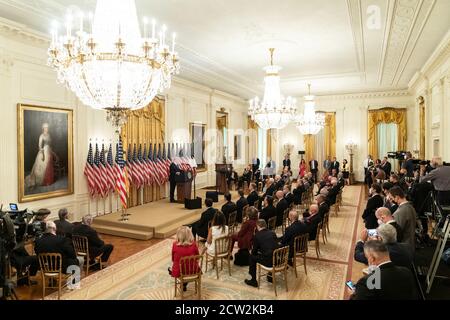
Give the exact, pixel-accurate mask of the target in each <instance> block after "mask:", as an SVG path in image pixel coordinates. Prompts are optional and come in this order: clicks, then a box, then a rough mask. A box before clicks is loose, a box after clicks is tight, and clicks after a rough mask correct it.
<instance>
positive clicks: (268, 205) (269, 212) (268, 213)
mask: <svg viewBox="0 0 450 320" xmlns="http://www.w3.org/2000/svg"><path fill="white" fill-rule="evenodd" d="M276 216H277V209H276V208H275V207H274V205H273V198H272V197H269V196H267V197H266V198H265V199H264V209H262V211H261V213H260V214H259V219H263V220H264V221H266V224H267V223H268V221H269V219H270V218H272V217H276Z"/></svg>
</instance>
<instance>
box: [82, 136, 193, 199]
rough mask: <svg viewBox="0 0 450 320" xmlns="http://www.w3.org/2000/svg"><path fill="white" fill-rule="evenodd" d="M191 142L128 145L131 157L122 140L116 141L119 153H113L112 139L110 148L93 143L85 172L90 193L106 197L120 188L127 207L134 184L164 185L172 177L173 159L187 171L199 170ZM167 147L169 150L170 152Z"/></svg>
mask: <svg viewBox="0 0 450 320" xmlns="http://www.w3.org/2000/svg"><path fill="white" fill-rule="evenodd" d="M191 147H192V146H191V145H188V144H184V145H180V146H179V145H178V144H177V145H176V146H175V144H174V143H172V144H167V148H166V144H151V143H150V144H148V148H147V143H144V144H139V145H137V144H133V145H131V144H130V145H128V149H127V152H126V153H127V158H126V160H125V159H124V149H123V144H122V140H121V139H119V142H118V143H117V144H116V155H115V157H113V146H112V143H111V144H110V145H109V148H108V150H106V149H105V144H104V143H102V144H101V149H100V147H99V144H98V143H96V144H95V152H94V150H93V146H92V143H90V144H89V151H88V156H87V161H86V165H85V168H84V175H85V176H86V179H87V183H88V189H89V194H90V196H91V197H92V198H94V197H97V198H106V197H108V196H109V195H110V194H112V193H114V192H116V193H117V194H118V196H119V198H120V202H121V204H122V207H123V208H127V197H128V194H129V190H130V186H134V187H135V188H137V189H140V188H143V187H146V186H164V185H165V184H166V183H167V182H168V181H169V175H170V165H171V163H172V162H173V163H174V164H176V165H177V166H178V168H179V169H181V170H183V171H191V172H193V174H194V175H195V174H196V168H197V163H196V161H195V158H194V156H193V153H192V150H193V148H191ZM166 150H167V152H166Z"/></svg>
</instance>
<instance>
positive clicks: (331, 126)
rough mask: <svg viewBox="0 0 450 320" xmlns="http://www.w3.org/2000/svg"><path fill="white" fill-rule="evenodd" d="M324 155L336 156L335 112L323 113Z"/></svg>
mask: <svg viewBox="0 0 450 320" xmlns="http://www.w3.org/2000/svg"><path fill="white" fill-rule="evenodd" d="M324 138H325V157H328V156H330V157H335V156H336V113H334V112H327V113H325V132H324Z"/></svg>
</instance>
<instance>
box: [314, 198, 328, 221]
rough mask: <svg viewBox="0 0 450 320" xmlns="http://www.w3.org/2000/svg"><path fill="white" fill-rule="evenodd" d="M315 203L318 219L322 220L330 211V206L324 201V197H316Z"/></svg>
mask: <svg viewBox="0 0 450 320" xmlns="http://www.w3.org/2000/svg"><path fill="white" fill-rule="evenodd" d="M316 202H317V205H318V206H319V216H320V219H323V217H325V214H326V213H327V212H328V211H330V205H329V204H328V202H327V201H326V198H325V196H323V195H321V194H320V195H318V196H317V198H316Z"/></svg>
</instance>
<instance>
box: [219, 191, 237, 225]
mask: <svg viewBox="0 0 450 320" xmlns="http://www.w3.org/2000/svg"><path fill="white" fill-rule="evenodd" d="M224 197H225V200H226V201H227V202H225V204H224V205H223V206H222V209H221V211H222V213H223V215H224V216H225V220H226V222H227V223H228V217H229V216H230V213H232V212H234V211H237V206H236V203H234V202H233V201H231V194H230V193H229V192H227V193H225V195H224Z"/></svg>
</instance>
